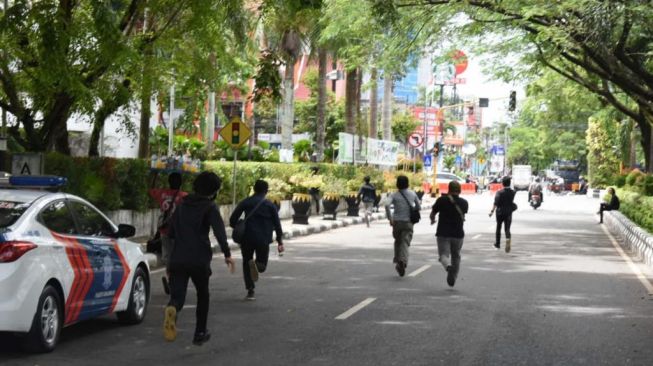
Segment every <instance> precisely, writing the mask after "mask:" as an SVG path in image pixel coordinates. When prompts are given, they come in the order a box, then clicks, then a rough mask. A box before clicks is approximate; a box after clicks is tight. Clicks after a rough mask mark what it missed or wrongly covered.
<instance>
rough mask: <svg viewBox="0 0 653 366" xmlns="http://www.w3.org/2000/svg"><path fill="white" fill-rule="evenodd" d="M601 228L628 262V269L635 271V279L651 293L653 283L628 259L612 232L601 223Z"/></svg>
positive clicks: (652, 293) (652, 291)
mask: <svg viewBox="0 0 653 366" xmlns="http://www.w3.org/2000/svg"><path fill="white" fill-rule="evenodd" d="M601 228H602V229H603V232H605V235H607V236H608V238H610V241H611V242H612V245H613V246H614V248H615V249H616V250H617V253H619V255H620V256H621V258H623V259H624V261H626V264H628V267H630V270H631V271H633V273H635V275H636V276H637V279H638V280H639V282H641V283H642V285H644V287H645V288H646V290H647V291H648V293H649V295H653V284H651V282H650V281H649V280H648V278H646V276H644V274H643V273H642V271H641V270H640V269H639V268H638V267H637V265H636V264H635V263H633V261H632V260H631V259H630V257H629V256H628V255H627V254H626V253H625V252H624V251H623V249H621V246H620V245H619V243H618V242H617V240H616V239H615V238H614V236H612V234H610V232H609V231H608V229H607V228H606V227H605V225H601Z"/></svg>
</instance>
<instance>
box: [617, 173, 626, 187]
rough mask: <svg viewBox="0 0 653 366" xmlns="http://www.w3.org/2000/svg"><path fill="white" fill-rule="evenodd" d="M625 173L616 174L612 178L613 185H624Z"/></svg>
mask: <svg viewBox="0 0 653 366" xmlns="http://www.w3.org/2000/svg"><path fill="white" fill-rule="evenodd" d="M627 176H628V175H627V174H619V175H618V176H616V177H615V179H614V185H615V186H617V187H619V188H621V187H623V186H625V185H626V177H627Z"/></svg>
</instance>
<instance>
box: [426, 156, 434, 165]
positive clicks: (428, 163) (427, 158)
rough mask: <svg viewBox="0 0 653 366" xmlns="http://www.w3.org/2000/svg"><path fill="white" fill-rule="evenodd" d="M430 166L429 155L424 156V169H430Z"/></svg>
mask: <svg viewBox="0 0 653 366" xmlns="http://www.w3.org/2000/svg"><path fill="white" fill-rule="evenodd" d="M432 165H433V161H432V160H431V155H424V168H430V167H431V166H432Z"/></svg>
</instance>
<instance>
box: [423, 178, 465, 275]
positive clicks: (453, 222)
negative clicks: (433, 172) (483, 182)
mask: <svg viewBox="0 0 653 366" xmlns="http://www.w3.org/2000/svg"><path fill="white" fill-rule="evenodd" d="M460 191H461V189H460V183H458V182H456V181H455V180H452V181H451V182H449V191H448V192H447V194H446V195H442V196H440V197H439V198H438V199H437V200H436V201H435V204H433V208H432V209H431V225H433V224H435V216H436V215H437V214H438V213H440V219H439V220H438V228H437V230H436V232H435V236H436V238H437V243H438V260H439V262H440V263H441V264H442V266H443V267H444V269H445V271H447V284H449V286H451V287H453V286H454V284H455V283H456V278H458V272H459V271H460V251H461V249H462V247H463V239H464V237H465V231H464V230H463V225H464V223H465V214H467V211H468V209H469V204H468V203H467V200H465V199H463V198H460Z"/></svg>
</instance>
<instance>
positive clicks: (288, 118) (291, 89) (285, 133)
mask: <svg viewBox="0 0 653 366" xmlns="http://www.w3.org/2000/svg"><path fill="white" fill-rule="evenodd" d="M294 81H295V59H292V60H288V61H287V62H286V72H285V75H284V78H283V87H282V89H283V90H282V93H283V95H282V98H283V100H282V101H281V113H280V116H279V119H280V120H281V148H282V149H287V150H292V148H293V146H292V133H293V128H294V124H295V121H294V119H295V110H294V103H295V82H294Z"/></svg>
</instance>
